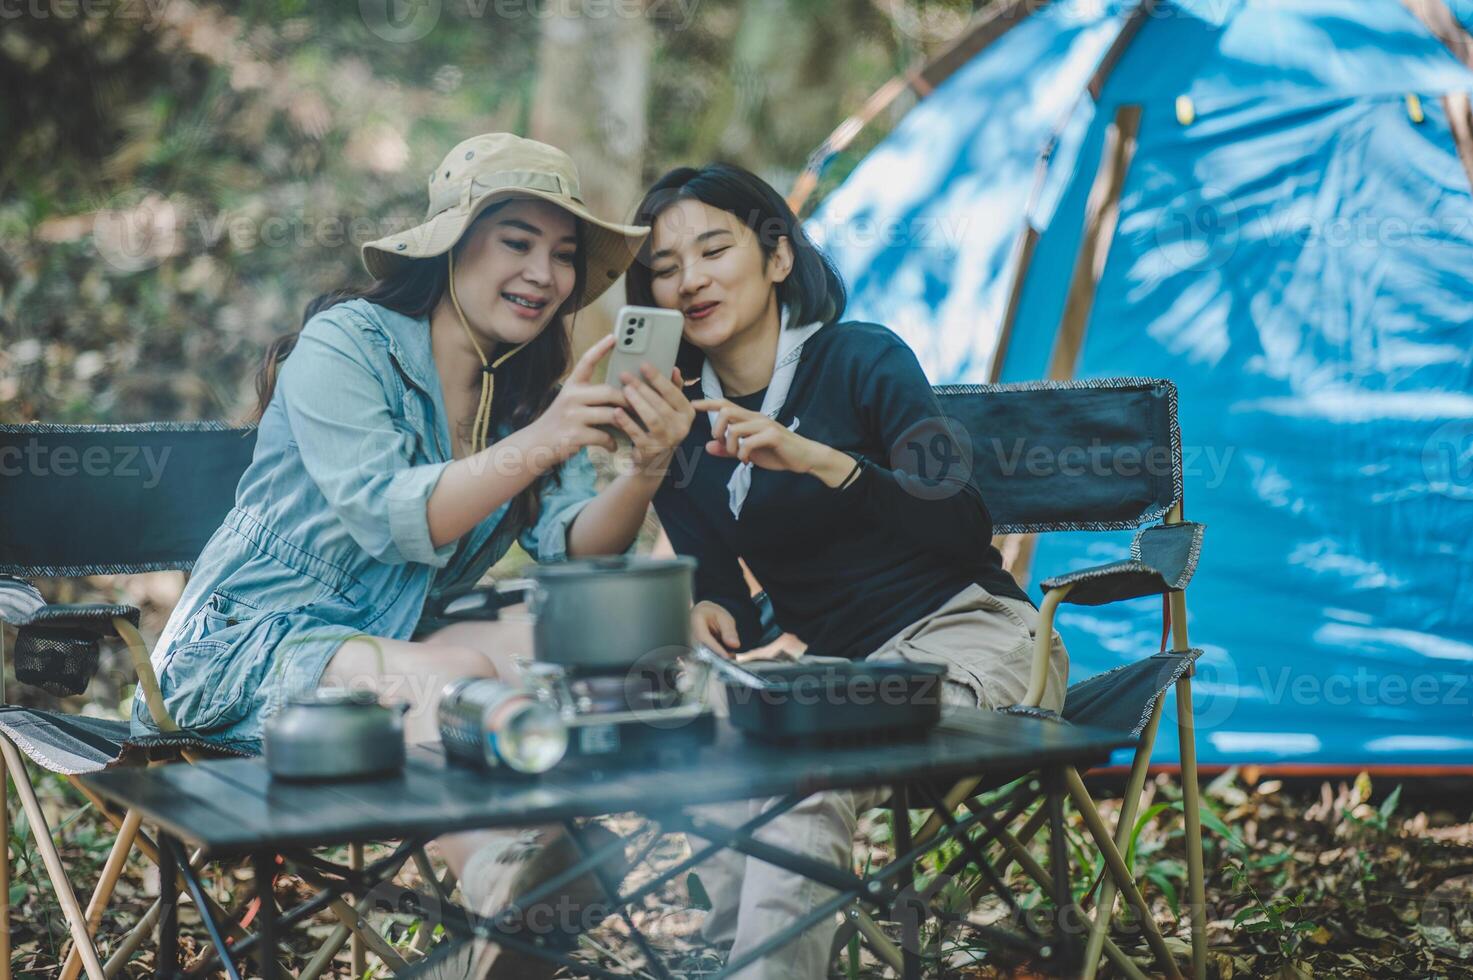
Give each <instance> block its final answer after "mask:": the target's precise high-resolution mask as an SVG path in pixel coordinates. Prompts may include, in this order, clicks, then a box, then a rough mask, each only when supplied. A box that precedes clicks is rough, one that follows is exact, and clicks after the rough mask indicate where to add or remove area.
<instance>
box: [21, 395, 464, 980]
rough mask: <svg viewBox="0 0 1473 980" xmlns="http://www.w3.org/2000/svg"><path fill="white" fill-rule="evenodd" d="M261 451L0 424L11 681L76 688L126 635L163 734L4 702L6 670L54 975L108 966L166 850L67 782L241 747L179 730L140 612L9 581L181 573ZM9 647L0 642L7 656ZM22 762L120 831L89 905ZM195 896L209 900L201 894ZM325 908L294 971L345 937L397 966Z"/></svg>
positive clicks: (150, 430)
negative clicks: (135, 886) (121, 926)
mask: <svg viewBox="0 0 1473 980" xmlns="http://www.w3.org/2000/svg"><path fill="white" fill-rule="evenodd" d="M254 446H255V430H254V429H252V428H234V427H230V426H227V425H225V424H223V423H216V422H196V423H189V422H186V423H147V424H142V425H85V426H83V425H47V424H31V425H0V475H3V477H4V484H3V485H4V487H5V497H4V506H3V508H0V621H3V622H6V623H10V624H11V625H13V626H15V627H16V628H17V640H16V649H15V651H14V665H15V672H16V677H17V679H18V680H21V681H23V682H26V683H29V684H34V685H38V686H40V687H44V688H46V689H48V690H50V691H51V692H52V693H55V694H63V695H76V694H81V693H82V692H83V691H85V689H86V687H87V684H88V682H89V681H90V680H91V679H92V676H93V674H94V673H95V672H96V671H97V667H98V644H99V641H100V640H103V639H109V638H121V639H122V641H123V642H124V643H125V644H126V645H127V648H128V652H129V655H130V658H131V660H132V663H133V666H134V668H135V669H136V671H137V674H138V683H139V685H140V687H141V688H142V690H143V693H144V699H145V702H146V704H147V706H148V709H149V712H150V714H151V716H152V719H153V722H154V725H155V727H157V728H158V729H159V733H158V734H154V735H148V736H142V737H134V736H131V735H130V734H129V724H128V722H127V721H117V720H111V719H104V718H92V717H84V716H78V715H70V714H64V713H62V712H56V711H44V710H39V709H35V708H27V707H21V706H18V705H9V704H5V703H4V701H5V699H4V691H3V677H0V794H3V793H5V792H8V787H7V786H6V784H5V782H4V777H5V773H6V771H7V770H8V772H9V775H10V778H11V779H12V780H13V781H14V783H15V786H16V791H17V793H18V794H19V796H20V799H21V805H22V806H23V807H24V809H25V812H26V815H27V817H28V819H29V820H30V823H31V827H32V829H33V831H34V836H35V839H36V847H37V849H38V850H39V851H40V853H41V857H42V860H43V862H44V864H45V867H46V873H47V876H48V877H49V878H50V880H51V883H52V886H53V887H54V888H55V890H56V895H57V898H58V901H59V902H60V904H61V907H62V911H63V913H64V915H65V917H66V920H67V924H68V931H69V932H70V934H71V938H72V949H71V951H70V952H69V954H68V957H67V960H66V963H65V965H64V966H63V970H62V974H61V977H62V980H74V978H75V977H76V976H77V973H78V971H79V969H85V970H86V972H87V975H88V977H89V978H94V980H101V978H102V977H103V976H104V975H108V976H111V975H113V974H114V973H116V972H117V971H118V970H119V969H121V967H122V965H123V964H124V963H126V961H127V960H128V959H129V958H130V957H131V956H132V954H133V952H134V951H136V950H137V948H138V946H139V945H140V944H141V943H142V942H143V940H144V939H145V938H146V937H147V936H148V934H149V933H150V932H151V931H152V929H153V928H154V925H155V923H156V922H157V921H158V918H159V915H160V913H161V910H162V908H163V905H164V903H165V901H166V899H165V897H164V894H163V893H161V895H160V898H159V900H158V901H157V902H155V903H154V905H153V907H152V908H151V909H150V910H149V911H148V913H147V914H146V915H144V916H143V917H142V919H141V921H140V922H139V923H138V924H137V926H136V927H135V928H134V929H133V930H132V931H131V932H130V933H129V934H128V935H127V936H126V937H125V938H124V940H123V941H122V942H121V943H120V945H119V948H118V950H117V951H116V952H115V953H114V954H113V956H112V957H111V958H110V960H109V961H108V963H107V964H105V965H104V964H101V963H99V961H98V955H97V952H96V948H95V946H94V945H93V943H92V938H91V937H92V935H93V934H94V933H95V931H96V929H97V927H98V924H99V923H100V921H101V918H102V913H103V910H104V909H105V908H106V906H107V903H108V902H109V900H110V898H111V896H112V891H113V887H114V885H115V884H116V882H117V880H118V877H119V875H120V874H121V872H122V870H123V867H124V864H125V863H126V861H127V857H128V854H129V852H130V850H131V849H132V848H133V847H135V846H136V847H137V848H138V849H139V850H140V851H141V852H142V853H143V854H144V855H145V857H147V858H148V859H150V860H152V861H154V862H155V863H158V860H159V854H158V848H157V845H156V843H155V842H154V841H153V840H151V839H150V838H149V837H148V835H147V834H144V833H142V832H141V831H140V829H139V817H138V815H137V814H132V813H128V814H119V813H116V812H115V811H114V810H113V809H111V808H109V807H107V806H106V805H105V804H104V803H103V802H102V801H101V800H98V799H97V798H96V797H94V796H93V795H92V794H91V793H90V792H88V791H87V790H86V789H85V787H83V786H82V785H81V784H80V783H79V782H78V781H77V780H76V777H77V776H80V775H83V774H86V773H92V772H98V771H100V770H103V769H108V768H112V767H115V766H120V765H130V764H144V763H158V762H167V761H174V760H177V759H179V758H181V757H182V758H184V759H186V760H190V761H192V760H193V759H195V758H199V757H201V756H210V755H216V756H218V755H222V754H237V755H243V754H247V753H244V752H240V751H237V750H235V749H233V748H231V747H228V746H221V745H219V744H217V743H215V742H212V741H210V740H208V739H205V738H201V737H197V736H195V735H193V734H191V733H189V732H184V731H180V730H179V726H178V725H176V724H175V723H174V720H173V719H172V718H171V717H170V716H169V713H168V711H167V710H166V709H165V707H164V702H163V698H162V695H161V693H160V691H159V685H158V679H157V678H156V677H155V676H154V673H153V668H152V666H151V664H150V662H149V656H148V649H147V645H146V644H145V642H144V640H143V637H142V636H141V635H140V633H139V631H138V622H139V611H138V610H137V609H135V608H133V607H131V606H125V605H104V604H86V605H72V604H50V605H48V604H47V603H46V602H45V600H44V599H43V597H42V596H41V594H40V592H38V591H37V590H36V589H35V588H34V587H32V586H31V585H30V584H29V583H28V582H25V581H23V580H22V579H20V578H15V577H12V576H46V577H53V576H58V577H59V576H84V575H111V574H131V573H140V572H151V571H162V570H171V569H180V570H187V569H188V568H189V567H190V566H191V565H192V564H193V562H194V560H195V558H196V557H198V555H199V553H200V551H201V549H202V548H203V547H204V544H205V542H206V541H207V540H208V539H209V537H210V535H211V534H213V533H214V531H215V529H216V528H217V527H219V525H220V521H221V520H222V518H223V517H224V516H225V514H226V512H227V511H228V510H229V509H230V507H231V505H232V504H233V502H234V498H235V487H236V484H237V483H238V482H239V480H240V475H241V473H242V472H244V470H245V468H246V465H247V464H248V463H249V462H250V459H251V454H252V451H253V449H254ZM0 642H3V638H0ZM3 652H4V651H3V648H0V657H3ZM23 757H24V758H23ZM25 759H29V760H30V761H31V762H32V763H33V764H34V765H36V766H39V767H40V768H42V769H44V770H46V771H48V772H53V773H58V774H60V775H62V776H64V777H67V778H68V779H69V780H71V782H72V784H73V785H74V786H77V788H78V789H79V790H81V791H82V793H83V795H85V796H87V797H88V798H89V799H90V800H91V801H92V803H93V804H94V805H95V806H97V807H98V809H99V810H100V811H101V812H102V813H103V814H104V816H105V817H106V818H107V819H108V820H110V821H111V822H112V823H113V824H114V825H115V826H116V827H117V828H118V836H117V838H116V839H115V841H114V843H113V846H112V849H111V851H110V853H109V855H108V858H107V861H106V863H105V864H104V867H103V871H102V875H101V879H100V881H99V882H98V884H97V887H96V890H95V891H94V893H93V895H92V897H91V900H90V901H89V902H88V905H87V908H86V910H85V911H84V910H83V909H82V908H81V907H80V905H79V903H78V901H77V898H76V895H75V893H74V892H73V890H72V885H71V882H70V880H69V878H68V875H67V873H66V868H65V867H64V866H63V863H62V861H61V858H60V856H59V855H58V853H57V850H56V845H55V843H54V841H53V840H52V837H51V832H50V829H49V828H48V826H47V823H46V819H45V816H44V814H43V813H42V811H41V808H40V806H39V804H38V802H37V800H36V793H35V789H34V786H33V784H32V782H31V778H30V775H29V773H28V772H27V769H26V766H25ZM6 802H7V797H6V796H4V795H0V840H4V839H6V838H7V837H8V828H7V827H6V826H5V822H6V819H7V818H6V810H5V806H4V805H3V804H4V803H6ZM413 857H414V860H415V863H416V864H417V865H418V866H419V869H420V872H421V873H422V874H429V873H431V870H430V866H429V863H428V860H427V859H426V858H425V856H424V855H423V854H422V853H416V854H414V855H413ZM350 864H351V866H353V867H355V868H359V867H361V865H362V848H361V846H357V845H355V846H354V847H353V848H352V853H351V856H350ZM9 868H10V866H9V861H8V859H7V860H6V861H0V980H9V977H10V941H9V938H10V932H9V911H10V909H9V901H8V895H9V890H8V886H9ZM440 885H441V887H446V886H447V885H448V886H449V887H453V881H450V880H449V879H448V877H447V878H446V879H442V880H441V881H440ZM184 887H185V883H184V880H183V878H182V877H181V878H179V879H177V881H176V890H175V891H174V892H173V894H172V895H170V896H169V898H168V899H167V901H169V902H172V901H173V900H174V896H177V895H178V894H179V893H180V892H182V891H184ZM163 892H164V893H167V889H164V890H163ZM197 898H199V899H200V900H202V901H205V902H207V903H211V899H210V898H209V896H207V895H202V896H197ZM211 904H213V903H211ZM332 910H333V912H334V913H335V914H336V915H337V916H338V919H339V921H340V925H339V926H338V927H337V928H336V929H335V930H334V932H333V933H332V934H331V935H330V936H329V937H328V939H327V941H326V942H325V943H324V944H323V946H322V947H321V948H320V949H319V950H318V953H317V955H316V956H315V957H314V958H313V959H312V961H311V962H310V963H309V964H308V967H307V969H306V970H305V971H304V972H303V973H302V974H301V975H302V976H303V977H314V976H316V975H318V974H319V973H320V972H321V971H322V970H323V969H325V968H326V967H327V965H328V963H329V962H330V961H331V959H332V957H333V956H335V955H336V954H337V952H338V950H340V949H341V948H342V946H343V945H344V944H345V943H347V942H349V941H350V940H351V941H352V943H353V945H354V955H353V958H354V963H355V968H356V971H357V973H358V974H360V975H361V974H362V972H363V969H364V966H363V958H364V955H363V948H364V947H365V946H366V947H368V948H369V949H372V950H373V951H374V952H375V953H376V954H378V955H379V956H380V957H381V958H382V959H384V960H385V962H386V963H388V964H389V965H390V966H391V967H402V966H403V965H404V959H403V958H402V957H401V956H400V955H399V954H397V953H396V952H395V951H394V950H393V949H392V948H391V947H389V945H388V944H387V943H385V942H383V941H382V939H381V938H380V937H379V936H378V935H377V933H375V932H374V931H373V930H372V928H370V927H368V926H367V924H366V922H365V920H364V919H363V917H362V915H361V914H360V912H359V911H358V910H356V909H354V908H353V907H351V906H349V905H348V904H347V903H346V902H344V901H342V900H339V902H337V903H334V905H333V908H332ZM212 912H213V913H214V914H215V917H216V920H217V921H222V922H229V921H231V919H230V917H229V916H227V915H225V914H224V913H223V912H221V911H220V910H219V909H218V908H217V907H214V908H212ZM236 931H237V932H239V927H236ZM430 932H431V930H429V929H425V930H422V934H423V936H422V938H421V937H420V936H417V937H416V945H415V951H416V952H420V953H422V952H424V948H425V946H426V945H427V941H428V939H429V936H430Z"/></svg>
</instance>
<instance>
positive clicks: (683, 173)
mask: <svg viewBox="0 0 1473 980" xmlns="http://www.w3.org/2000/svg"><path fill="white" fill-rule="evenodd" d="M682 200H694V201H700V202H701V203H702V204H705V205H708V206H710V207H713V208H717V209H719V210H721V211H725V212H727V213H728V214H732V215H735V216H736V218H737V219H738V220H740V221H741V222H742V223H743V224H745V225H746V226H747V227H748V228H750V229H752V232H753V233H754V234H755V235H756V237H757V244H758V246H759V247H760V248H761V249H762V254H763V257H764V259H768V260H770V259H771V258H772V255H773V253H774V252H775V251H776V250H777V244H778V240H779V239H781V238H787V240H788V246H789V247H790V248H791V249H792V250H793V268H792V271H791V272H789V273H788V276H787V278H786V279H784V280H783V281H782V282H780V283H777V284H776V287H775V288H776V290H777V301H778V305H779V306H781V307H782V308H783V309H785V310H787V311H788V315H789V322H790V323H792V324H794V325H797V324H802V323H813V322H815V321H818V322H823V323H833V322H834V321H836V320H838V319H839V317H841V316H843V314H844V307H845V305H846V304H847V302H848V295H847V292H846V291H845V289H844V280H843V279H841V278H840V277H839V271H838V270H837V269H835V268H834V263H833V261H832V260H831V259H830V258H829V257H828V256H827V255H825V254H824V253H823V251H822V250H821V249H820V248H819V247H818V246H817V245H815V244H813V240H812V239H811V238H809V237H808V233H807V232H805V231H804V230H803V225H802V224H801V223H800V222H799V221H798V216H797V215H796V214H794V213H793V209H792V208H791V207H789V206H788V202H787V201H785V200H784V199H783V196H782V195H781V194H779V193H778V192H777V191H776V190H775V189H773V187H772V185H771V184H769V183H767V181H765V180H763V179H762V178H761V177H758V176H757V175H756V174H754V173H752V172H751V171H749V170H744V169H743V168H741V167H738V166H736V165H735V164H731V163H709V164H707V165H706V166H704V167H699V168H697V167H676V168H675V169H674V170H671V171H670V172H669V173H667V174H665V176H663V177H661V178H660V179H659V180H657V181H655V182H654V184H653V185H651V187H650V189H649V190H648V191H646V192H645V195H644V200H642V201H640V202H639V208H638V209H637V210H636V212H635V219H634V222H635V224H640V225H647V226H650V227H653V226H654V223H655V220H656V219H657V218H659V216H660V215H661V214H662V213H663V212H664V211H665V210H666V209H667V208H669V207H671V206H672V205H674V204H676V203H677V202H679V201H682ZM653 240H654V236H653V235H651V236H650V237H649V238H647V239H646V240H645V243H644V245H643V246H642V247H641V248H640V251H639V256H638V258H637V259H636V260H635V262H634V264H633V265H631V266H630V267H629V270H628V272H626V273H625V276H624V294H625V296H626V298H627V299H628V301H629V302H630V303H633V304H637V305H639V306H658V305H659V304H658V303H656V302H655V290H654V280H653V274H652V271H651V269H650V249H651V243H652V242H653ZM680 347H681V350H680V359H679V364H680V369H681V372H682V374H684V375H685V377H686V378H688V379H689V378H691V377H694V376H696V375H695V374H693V373H692V372H693V371H696V372H698V371H699V365H700V362H701V355H700V352H699V351H697V350H696V349H695V348H694V347H693V346H691V345H690V344H688V343H686V342H685V341H684V340H682V341H681V345H680Z"/></svg>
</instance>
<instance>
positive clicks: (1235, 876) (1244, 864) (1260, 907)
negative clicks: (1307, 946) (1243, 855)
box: [1223, 859, 1318, 962]
mask: <svg viewBox="0 0 1473 980" xmlns="http://www.w3.org/2000/svg"><path fill="white" fill-rule="evenodd" d="M1223 870H1224V871H1226V872H1227V873H1228V875H1229V877H1230V878H1231V879H1232V882H1233V886H1234V887H1236V888H1244V889H1246V890H1247V892H1248V897H1249V899H1250V904H1248V905H1245V906H1244V907H1243V908H1241V909H1239V910H1238V912H1237V914H1236V915H1234V916H1233V925H1234V926H1235V927H1236V928H1239V929H1241V930H1243V931H1244V932H1245V933H1248V934H1250V935H1257V936H1263V937H1264V938H1266V939H1268V940H1269V941H1271V942H1272V943H1273V944H1274V948H1275V949H1276V950H1277V951H1278V953H1279V955H1280V956H1282V957H1283V958H1284V960H1285V961H1286V962H1287V961H1290V960H1292V959H1293V958H1294V954H1295V953H1296V952H1297V951H1298V949H1299V946H1300V944H1301V943H1303V941H1304V937H1305V935H1306V934H1308V933H1311V932H1314V931H1315V929H1317V928H1318V926H1316V925H1315V924H1314V923H1313V922H1307V921H1305V920H1303V919H1292V918H1291V916H1290V914H1289V913H1291V912H1292V911H1293V910H1295V909H1297V908H1299V907H1300V906H1301V905H1302V904H1303V899H1302V898H1299V897H1297V896H1289V895H1281V896H1277V897H1270V898H1268V899H1265V898H1264V897H1263V896H1262V895H1260V894H1259V892H1258V889H1257V888H1255V887H1254V885H1253V871H1254V870H1255V869H1254V867H1253V866H1252V865H1251V864H1250V863H1249V862H1248V861H1245V860H1238V859H1235V860H1229V861H1228V862H1227V863H1226V864H1224V865H1223Z"/></svg>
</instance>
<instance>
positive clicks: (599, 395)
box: [527, 337, 625, 469]
mask: <svg viewBox="0 0 1473 980" xmlns="http://www.w3.org/2000/svg"><path fill="white" fill-rule="evenodd" d="M613 346H614V338H613V337H605V338H604V339H602V340H600V341H599V342H598V343H596V344H594V345H593V346H592V347H590V348H588V350H587V351H585V352H584V354H583V356H582V357H580V358H579V359H578V363H577V364H575V365H574V366H573V373H572V374H570V375H568V380H567V381H565V382H563V386H562V389H561V390H560V391H559V392H558V394H557V397H556V398H554V399H553V400H552V404H551V405H549V406H547V411H545V412H543V413H542V414H541V415H540V416H538V418H537V421H535V422H533V423H532V424H531V425H529V426H527V428H528V429H529V430H532V431H531V433H529V434H531V435H532V436H533V440H532V441H533V443H534V444H535V445H536V446H538V447H547V448H548V449H550V450H551V453H552V456H553V457H554V458H553V459H552V460H550V464H551V465H549V466H547V467H545V468H546V469H550V468H551V467H552V466H555V465H557V464H558V463H561V462H563V461H564V460H566V459H568V458H569V457H571V456H572V455H573V454H575V453H577V452H578V450H580V449H583V448H584V447H586V446H602V447H603V448H604V449H607V450H610V451H613V448H614V437H613V436H611V435H609V433H608V431H607V429H606V428H605V427H607V426H611V425H614V424H615V414H614V413H616V412H620V411H622V409H623V407H624V405H625V401H624V396H623V394H622V393H621V392H620V391H619V389H618V388H616V387H615V386H613V385H610V384H595V383H594V381H593V369H594V368H595V367H597V365H598V362H599V361H601V360H602V359H603V357H604V355H606V354H607V353H608V352H609V351H610V350H611V349H612V348H613ZM534 465H535V463H534Z"/></svg>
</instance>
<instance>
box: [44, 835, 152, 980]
mask: <svg viewBox="0 0 1473 980" xmlns="http://www.w3.org/2000/svg"><path fill="white" fill-rule="evenodd" d="M142 821H143V812H142V811H141V810H129V811H128V815H127V816H126V817H124V818H123V826H122V828H121V829H120V830H119V831H118V836H117V838H116V839H114V840H113V846H112V850H110V851H108V854H107V863H106V864H104V865H103V866H102V878H101V879H100V880H99V881H98V882H97V888H96V889H95V890H94V891H93V892H92V898H91V900H90V901H88V903H87V916H86V918H87V933H88V934H89V935H91V936H96V935H97V927H98V926H99V925H101V924H102V912H103V910H104V909H106V908H107V903H108V902H109V901H111V900H112V897H113V888H114V887H115V886H116V885H117V883H118V877H119V876H120V875H121V874H122V873H123V866H124V865H125V864H127V862H128V854H129V852H131V851H132V850H133V839H134V838H135V837H137V836H138V825H139V824H140V823H141V822H142ZM81 972H82V960H81V957H80V956H79V955H78V950H77V947H76V945H75V944H74V945H73V946H72V948H71V949H70V950H68V951H67V956H66V962H65V963H64V964H63V965H62V968H61V980H77V974H79V973H81Z"/></svg>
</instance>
